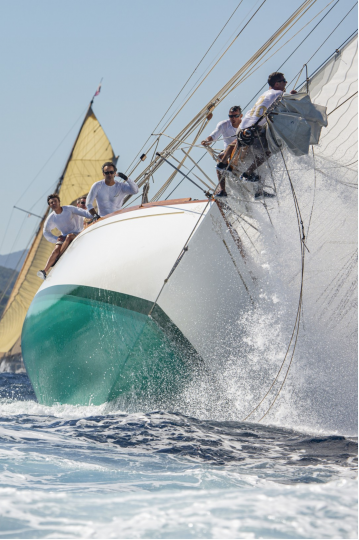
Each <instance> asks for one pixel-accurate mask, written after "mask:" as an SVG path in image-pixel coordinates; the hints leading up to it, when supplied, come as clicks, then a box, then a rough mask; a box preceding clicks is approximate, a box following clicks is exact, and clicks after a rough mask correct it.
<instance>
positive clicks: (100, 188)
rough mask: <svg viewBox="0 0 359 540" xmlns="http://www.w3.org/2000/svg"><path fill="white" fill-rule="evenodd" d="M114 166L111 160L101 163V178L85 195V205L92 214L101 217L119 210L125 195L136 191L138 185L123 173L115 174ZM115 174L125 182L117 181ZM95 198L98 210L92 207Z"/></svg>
mask: <svg viewBox="0 0 359 540" xmlns="http://www.w3.org/2000/svg"><path fill="white" fill-rule="evenodd" d="M116 171H117V169H116V167H115V166H114V164H113V163H112V162H111V161H107V162H106V163H104V164H103V165H102V172H103V180H99V182H95V183H94V184H93V186H92V188H91V189H90V193H89V194H88V195H87V199H86V205H87V209H88V210H89V212H90V213H91V215H92V216H95V217H96V216H97V217H103V216H106V215H108V214H112V212H116V211H117V210H120V208H121V206H122V203H123V200H124V198H125V197H126V195H135V194H136V193H138V186H137V184H135V182H134V181H133V180H131V178H127V176H126V175H125V174H123V173H117V174H116ZM115 176H119V177H120V178H122V179H123V180H125V182H118V181H117V180H115ZM95 199H96V202H97V209H98V212H96V210H95V209H94V207H93V203H94V201H95Z"/></svg>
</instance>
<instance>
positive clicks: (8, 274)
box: [0, 266, 19, 316]
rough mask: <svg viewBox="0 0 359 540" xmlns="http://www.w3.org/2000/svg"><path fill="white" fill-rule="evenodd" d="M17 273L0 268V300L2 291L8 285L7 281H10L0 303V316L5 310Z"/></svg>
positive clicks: (9, 269) (10, 269)
mask: <svg viewBox="0 0 359 540" xmlns="http://www.w3.org/2000/svg"><path fill="white" fill-rule="evenodd" d="M18 273H19V272H15V271H14V270H13V269H12V268H5V267H4V266H0V298H1V296H2V295H3V291H4V290H5V288H6V287H7V285H8V284H9V279H11V282H10V284H9V288H8V289H7V291H6V293H5V296H4V298H2V300H1V302H0V316H1V314H2V312H3V311H4V309H5V306H6V304H7V301H8V298H9V296H10V293H11V291H12V288H13V286H14V283H15V280H16V278H17V276H18Z"/></svg>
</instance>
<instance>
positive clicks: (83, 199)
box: [76, 197, 93, 226]
mask: <svg viewBox="0 0 359 540" xmlns="http://www.w3.org/2000/svg"><path fill="white" fill-rule="evenodd" d="M76 206H77V208H82V210H87V206H86V197H80V198H79V199H77V203H76ZM92 219H93V218H91V219H89V218H84V226H85V225H87V224H88V223H92Z"/></svg>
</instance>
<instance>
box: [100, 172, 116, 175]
mask: <svg viewBox="0 0 359 540" xmlns="http://www.w3.org/2000/svg"><path fill="white" fill-rule="evenodd" d="M103 174H104V175H106V176H107V175H108V174H115V171H106V172H104V173H103Z"/></svg>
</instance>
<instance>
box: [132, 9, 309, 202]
mask: <svg viewBox="0 0 359 540" xmlns="http://www.w3.org/2000/svg"><path fill="white" fill-rule="evenodd" d="M316 1H317V0H306V1H305V2H303V3H302V5H301V6H300V7H299V8H298V9H297V10H296V11H295V12H294V13H293V14H292V15H291V16H290V17H289V19H287V21H286V22H285V23H284V24H283V25H282V26H281V27H280V28H279V29H278V30H277V31H276V32H275V33H274V34H273V35H272V36H271V38H269V39H268V40H267V41H266V43H265V44H264V45H263V46H262V47H261V48H260V49H259V50H258V51H257V52H256V53H255V54H254V55H253V56H252V57H251V58H250V59H249V60H248V61H247V62H246V63H245V64H244V65H243V66H242V68H241V69H240V70H239V71H238V72H237V73H236V74H235V75H234V76H233V77H232V78H231V79H230V81H229V82H228V83H227V84H226V85H225V86H224V87H223V88H222V89H221V90H220V91H219V92H217V94H216V95H215V96H214V97H213V98H212V100H211V101H210V102H209V103H208V104H207V105H206V106H205V107H204V108H203V109H202V110H201V111H200V112H199V113H198V114H197V116H196V117H195V118H194V119H192V120H191V122H190V123H189V124H187V126H186V127H185V128H184V129H183V130H182V131H181V132H180V133H179V134H178V135H177V137H176V138H177V139H180V140H185V139H186V138H187V137H188V136H189V135H190V134H191V133H192V132H193V131H194V130H195V129H196V127H197V126H198V124H199V123H200V122H201V121H203V119H204V117H206V116H208V113H209V112H211V110H213V109H214V108H215V107H216V106H217V105H218V104H219V103H220V102H221V101H222V100H223V99H224V97H226V95H228V93H229V92H230V91H232V90H233V87H234V85H235V84H236V83H237V82H238V80H239V78H240V77H241V76H242V78H243V75H244V74H245V73H246V72H248V70H250V68H251V66H252V65H253V64H254V62H255V61H256V60H257V61H258V59H259V58H260V57H261V56H263V55H264V54H265V51H266V50H267V49H268V48H269V47H270V46H271V45H273V44H274V43H276V42H277V41H278V39H281V36H282V35H283V34H284V33H286V31H288V28H291V27H292V26H293V25H294V24H295V22H296V21H297V20H298V19H300V18H301V17H302V16H303V15H304V14H305V13H306V11H307V10H308V9H309V8H310V7H312V6H313V5H314V4H315V2H316ZM262 6H263V3H262V4H261V6H260V7H259V8H258V10H259V9H260V8H261V7H262ZM258 10H256V12H255V14H256V13H257V12H258ZM255 14H254V15H253V16H252V17H251V19H250V21H251V20H252V19H253V17H254V16H255ZM250 21H248V23H247V24H246V25H244V27H243V28H242V29H241V31H240V32H239V34H238V35H237V36H236V38H235V39H237V38H238V36H239V35H240V34H241V33H242V32H243V30H244V28H245V27H246V26H247V25H248V24H249V22H250ZM232 44H233V42H232ZM232 44H231V45H232ZM231 45H230V46H231ZM227 50H228V48H227ZM224 54H225V53H224ZM222 57H223V55H222V56H221V58H222ZM217 63H218V62H217ZM257 63H258V62H257ZM207 76H208V75H207ZM202 83H203V81H202V82H201V84H202ZM199 86H200V85H198V86H197V88H196V89H195V90H194V92H192V94H191V96H190V97H189V98H188V100H187V101H186V103H187V102H188V101H189V99H190V98H191V97H192V96H193V94H194V93H195V92H196V91H197V89H198V88H199ZM186 103H185V104H186ZM185 104H184V105H185ZM184 105H183V106H182V107H181V109H180V110H182V109H183V107H184ZM179 112H180V111H178V113H179ZM178 113H177V114H178ZM177 114H176V116H177ZM174 118H175V117H174ZM174 118H173V119H172V120H171V122H172V121H173V120H174ZM171 122H170V123H171ZM168 125H169V123H168ZM168 125H167V126H166V127H165V128H164V130H165V129H167V127H168ZM164 130H163V131H164ZM180 144H181V143H179V142H176V141H172V142H171V143H169V145H168V146H167V147H166V148H165V149H164V150H162V154H163V155H165V154H167V155H169V154H170V153H173V152H174V151H175V150H176V149H177V148H178V147H179V145H180ZM159 166H160V164H159V163H158V160H157V161H155V163H151V164H150V165H149V166H148V167H147V168H146V169H145V170H144V171H143V172H142V173H141V174H140V175H139V176H138V177H137V178H136V179H135V181H136V182H137V183H138V185H139V187H141V186H142V184H143V183H144V180H143V178H144V175H146V174H147V173H148V172H149V170H151V173H152V174H153V173H154V172H156V170H157V169H158V167H159ZM167 186H168V183H166V185H165V186H163V187H164V189H166V187H167ZM158 194H160V192H159V193H158Z"/></svg>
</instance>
